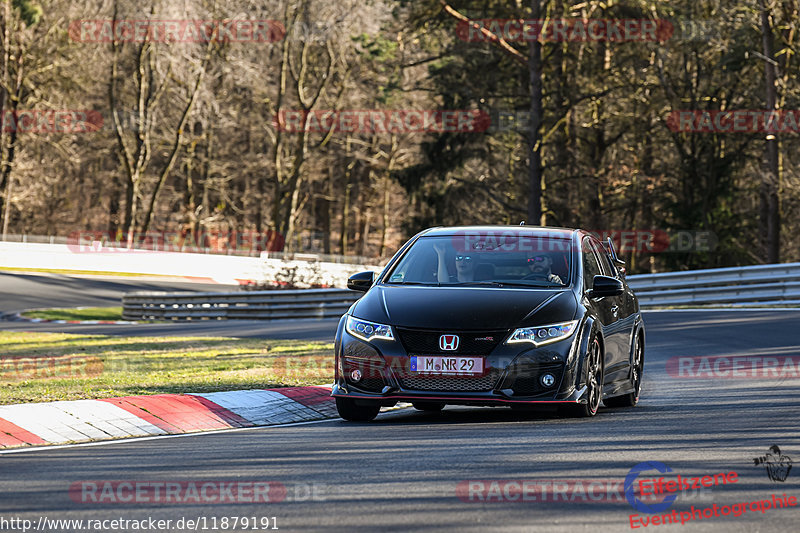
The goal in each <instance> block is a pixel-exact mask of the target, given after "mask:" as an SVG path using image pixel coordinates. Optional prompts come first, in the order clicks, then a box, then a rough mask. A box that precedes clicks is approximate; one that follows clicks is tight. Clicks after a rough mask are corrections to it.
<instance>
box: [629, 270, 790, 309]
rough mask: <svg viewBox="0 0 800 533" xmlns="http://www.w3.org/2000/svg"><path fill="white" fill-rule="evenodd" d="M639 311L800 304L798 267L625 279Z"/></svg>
mask: <svg viewBox="0 0 800 533" xmlns="http://www.w3.org/2000/svg"><path fill="white" fill-rule="evenodd" d="M628 283H629V284H630V286H631V288H632V289H633V290H634V292H635V293H636V296H637V297H638V298H639V303H640V305H641V306H642V307H665V306H679V305H715V304H717V305H726V306H734V307H742V306H752V305H798V304H800V263H784V264H777V265H759V266H752V267H732V268H714V269H708V270H689V271H686V272H667V273H664V274H641V275H637V276H628Z"/></svg>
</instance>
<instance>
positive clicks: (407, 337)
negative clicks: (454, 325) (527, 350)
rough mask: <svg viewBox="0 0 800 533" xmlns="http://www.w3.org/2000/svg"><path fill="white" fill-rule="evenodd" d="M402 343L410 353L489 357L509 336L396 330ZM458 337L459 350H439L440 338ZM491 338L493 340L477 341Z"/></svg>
mask: <svg viewBox="0 0 800 533" xmlns="http://www.w3.org/2000/svg"><path fill="white" fill-rule="evenodd" d="M396 330H397V333H398V336H399V337H400V342H401V343H402V344H403V347H404V348H405V349H406V351H407V352H409V353H430V354H440V353H452V354H459V355H489V354H490V353H491V352H492V350H494V349H495V347H496V346H497V345H498V344H500V342H502V341H503V339H505V338H506V336H507V335H508V331H507V330H501V331H430V330H421V329H408V328H396ZM451 334H452V335H458V337H459V343H458V349H457V350H454V351H447V352H443V351H442V350H441V349H440V348H439V337H441V336H442V335H451ZM487 337H491V338H492V340H477V339H485V338H487Z"/></svg>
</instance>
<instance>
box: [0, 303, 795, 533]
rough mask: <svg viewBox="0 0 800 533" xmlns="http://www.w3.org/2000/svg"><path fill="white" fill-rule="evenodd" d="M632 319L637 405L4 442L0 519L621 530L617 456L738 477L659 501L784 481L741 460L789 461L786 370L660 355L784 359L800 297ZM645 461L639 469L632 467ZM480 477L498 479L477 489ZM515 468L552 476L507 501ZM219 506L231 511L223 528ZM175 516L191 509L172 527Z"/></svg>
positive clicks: (787, 520) (677, 470)
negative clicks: (61, 444)
mask: <svg viewBox="0 0 800 533" xmlns="http://www.w3.org/2000/svg"><path fill="white" fill-rule="evenodd" d="M76 305H79V304H76ZM4 307H7V306H6V305H5V304H4ZM310 322H311V325H309V326H308V331H316V332H317V334H319V335H324V334H330V333H329V332H330V331H332V329H333V327H332V326H331V324H329V323H325V324H323V323H321V322H318V321H310ZM327 322H330V321H327ZM645 323H646V326H647V334H648V338H647V350H646V356H645V380H644V390H643V394H642V399H641V402H640V404H639V405H638V406H637V407H635V408H630V409H605V408H601V411H600V413H599V414H598V416H597V417H595V418H593V419H584V420H570V419H562V418H559V417H557V416H555V415H554V414H548V413H544V414H542V413H539V414H537V413H524V412H522V413H520V412H513V411H511V410H510V409H505V408H454V407H449V408H447V409H445V410H444V411H443V412H442V413H436V414H424V413H420V412H417V411H414V410H410V409H406V410H400V411H392V412H387V413H383V414H381V415H380V416H379V417H378V419H377V420H376V421H375V422H372V423H365V424H353V423H345V422H342V421H338V420H337V421H327V422H320V423H312V424H305V425H294V426H283V427H272V428H262V429H251V430H244V431H231V432H222V433H210V434H202V435H190V436H182V437H177V438H163V439H154V440H138V441H131V442H122V443H112V444H104V445H100V446H81V447H72V448H63V449H39V450H35V451H26V452H23V453H12V454H2V455H0V519H6V520H7V519H9V518H23V519H28V520H31V521H33V523H34V525H35V524H38V522H39V520H40V518H42V517H46V518H47V519H48V520H53V519H82V520H88V519H92V520H95V519H100V520H105V519H109V520H110V519H120V518H121V519H127V520H131V519H137V520H141V519H148V518H153V519H155V520H171V521H172V522H171V524H170V525H169V527H168V528H167V529H168V530H174V531H188V530H192V531H194V530H195V529H197V530H200V531H203V530H204V529H203V524H205V527H206V529H205V530H218V531H220V530H228V531H233V530H238V531H243V530H244V529H245V528H242V527H241V523H240V525H239V528H238V529H234V528H233V527H232V523H233V522H232V521H233V517H249V518H250V519H253V517H255V518H256V519H258V520H261V519H262V517H263V518H267V519H268V520H269V526H270V527H271V526H272V525H273V523H274V521H276V522H277V526H278V528H279V530H283V531H309V530H315V531H323V530H326V531H363V532H373V531H384V530H387V531H414V530H423V529H424V530H427V531H563V532H567V531H570V532H571V531H603V532H605V531H631V525H630V523H629V515H631V514H638V515H639V516H640V517H641V516H647V517H652V516H657V515H650V514H647V513H643V512H640V511H636V510H634V509H633V507H632V506H631V505H630V504H629V503H628V502H627V501H626V499H625V496H624V494H620V492H623V488H622V484H621V482H622V481H623V480H624V478H625V477H626V475H627V474H628V473H629V471H630V470H631V469H632V468H633V467H634V466H635V465H637V464H639V463H642V462H646V461H657V462H661V463H663V464H665V465H666V466H668V467H670V468H671V469H672V473H671V474H667V476H674V475H675V474H680V475H681V476H683V477H686V476H704V475H714V474H719V473H723V472H724V473H727V472H731V471H733V472H736V473H737V474H738V479H737V482H735V483H732V484H728V485H725V486H719V487H714V488H713V489H705V490H703V491H692V492H691V493H689V494H687V495H686V496H681V497H679V499H678V500H677V501H676V502H675V503H674V504H673V506H672V507H671V508H670V509H669V510H668V511H665V512H671V511H672V510H673V509H674V510H676V511H678V512H681V511H689V510H690V508H691V506H695V507H697V508H705V507H712V506H713V505H714V504H717V505H718V506H720V507H721V506H730V505H733V504H738V503H743V502H752V501H754V500H766V499H770V500H771V498H772V495H773V494H775V495H783V494H784V493H786V494H787V496H795V497H798V496H800V466H798V464H795V466H794V468H793V469H791V470H789V473H788V477H786V479H785V480H784V481H773V480H770V478H769V477H768V475H767V469H766V468H765V466H764V465H755V463H754V458H758V457H763V456H765V455H766V453H767V452H768V448H769V447H770V446H772V445H778V446H780V449H781V452H782V453H783V454H784V455H785V456H786V457H785V458H784V459H782V460H783V461H784V463H783V464H784V467H785V466H786V465H788V464H789V463H788V461H791V459H794V461H795V463H798V462H800V421H799V420H798V417H799V415H800V389H798V385H799V384H800V379H797V377H786V375H785V374H781V373H778V375H775V374H774V373H773V374H768V375H767V376H766V377H764V376H763V375H758V376H752V375H749V373H748V372H747V371H745V370H741V369H739V371H738V374H736V375H735V376H734V372H733V371H730V370H729V371H728V373H727V374H725V373H724V372H723V371H719V369H717V370H718V371H715V372H714V373H712V374H709V375H705V376H701V377H700V378H686V377H683V378H681V377H678V374H677V371H676V368H679V367H678V366H673V363H674V362H673V363H670V364H669V365H668V360H669V359H670V358H673V357H687V356H693V357H697V356H709V357H710V356H726V357H731V356H775V357H787V356H793V357H795V358H796V357H797V356H798V355H800V354H798V338H800V336H799V335H798V329H800V328H799V326H800V310H798V311H789V310H784V311H778V310H776V311H701V312H694V311H668V312H650V313H647V314H646V315H645ZM42 326H47V325H46V324H42ZM175 326H176V327H183V325H181V324H175ZM145 327H146V328H149V327H151V326H145ZM214 327H220V328H226V327H230V330H231V331H236V328H237V327H239V326H236V325H234V324H231V323H214ZM176 331H177V330H176ZM184 333H185V331H184ZM264 336H268V334H265V335H264ZM711 365H712V366H711V367H709V368H713V362H712V364H711ZM668 368H670V369H671V371H670V372H668V370H667V369H668ZM694 368H703V367H702V366H696V367H694ZM748 368H749V367H748ZM689 373H690V374H691V372H689ZM742 374H744V375H742ZM793 375H794V376H796V375H797V374H796V373H795V374H793ZM785 470H786V469H785V468H784V470H783V471H784V473H785ZM661 475H662V474H657V473H656V472H655V471H650V472H649V473H647V474H646V475H645V474H642V475H641V476H640V479H642V478H645V477H646V478H647V479H651V478H654V477H658V476H661ZM669 479H674V477H670V478H669ZM82 481H95V482H99V483H100V484H102V482H103V481H114V482H120V481H122V482H124V481H130V482H131V483H132V484H133V483H136V482H151V483H155V482H177V483H182V484H183V485H182V486H184V487H185V486H187V482H195V483H197V486H199V485H200V484H201V483H205V482H215V483H220V482H223V483H225V482H237V481H238V482H250V481H253V482H273V483H275V484H277V485H276V486H277V487H281V489H280V490H278V491H277V492H276V493H275V494H278V497H277V499H279V500H281V501H273V502H268V503H263V502H262V503H257V504H254V503H208V502H206V503H200V502H197V500H189V499H188V498H185V499H184V501H182V502H180V503H175V502H165V501H160V502H141V501H140V502H126V503H121V502H120V501H119V500H117V501H115V502H109V500H105V501H104V502H102V503H101V502H94V501H91V498H90V497H85V496H81V494H82V493H81V492H80V491H73V492H72V494H70V491H69V489H70V487H71V486H72V487H73V488H74V487H76V486H78V487H82V486H85V485H80V484H79V483H80V482H82ZM470 481H472V485H470ZM492 481H497V483H495V484H494V486H495V487H501V490H500V491H499V492H492V490H493V489H491V487H492V486H493V485H492ZM592 481H594V482H599V483H595V485H594V486H596V487H606V488H605V489H602V490H600V489H598V490H597V491H595V490H594V489H593V490H592V493H591V496H592V497H591V498H587V495H586V494H585V493H583V492H580V491H578V490H577V489H576V488H575V487H578V486H580V487H586V486H588V484H589V482H592ZM523 482H525V483H527V484H528V486H538V487H542V486H545V487H547V486H550V487H552V486H553V484H554V483H557V484H559V485H558V486H560V487H561V489H560V490H565V487H567V489H566V492H559V491H558V490H557V491H556V492H555V493H552V492H550V493H549V494H550V497H549V498H546V500H549V501H541V499H542V498H541V492H537V491H533V492H532V493H531V494H533V498H535V499H531V498H527V499H526V501H522V498H521V497H520V493H519V491H515V490H514V487H515V486H523V485H522V483H523ZM76 483H78V484H79V485H74V484H76ZM515 483H518V484H519V485H515ZM548 484H549V485H548ZM115 486H118V484H117V485H115ZM466 487H471V488H474V489H475V490H474V491H472V492H471V491H469V490H467V489H466ZM482 488H483V489H485V490H483V489H482ZM284 489H285V492H283V491H284ZM503 490H505V494H504V493H503ZM545 492H546V491H545ZM126 494H127V493H126ZM270 494H271V495H272V494H273V493H272V492H270ZM482 497H483V498H484V499H485V498H491V499H492V500H493V501H488V502H487V501H481V498H482ZM595 497H596V498H595ZM109 498H111V497H109ZM245 499H246V498H245ZM85 500H88V501H85ZM186 500H189V501H186ZM496 500H500V501H496ZM565 500H567V501H565ZM569 500H571V501H569ZM594 500H597V501H594ZM221 517H228V518H229V522H227V527H226V528H224V527H223V526H222V522H220V520H221ZM272 517H275V518H274V519H272ZM181 518H185V519H189V520H197V519H198V518H201V520H204V522H201V523H200V524H195V525H196V526H198V527H197V528H195V527H194V526H193V527H187V526H186V524H185V522H184V523H183V524H181V525H182V527H176V522H177V521H178V520H179V519H181ZM214 518H216V519H217V522H216V524H217V527H216V528H213V527H212V525H213V524H214V522H213V519H214ZM273 520H274V521H273ZM798 520H800V507H789V508H784V509H770V510H767V511H766V512H761V511H760V510H757V509H756V510H755V511H750V510H748V511H747V512H746V513H744V514H743V515H741V516H738V517H733V516H729V517H719V518H704V519H702V520H699V521H693V522H687V523H686V524H685V525H683V526H681V525H680V524H678V525H668V526H664V525H650V526H649V527H647V528H641V529H646V530H647V531H662V530H663V531H726V532H738V531H741V532H751V531H776V532H778V531H781V532H789V531H797V530H798V526H797V524H798ZM260 524H261V525H263V524H264V522H260ZM637 525H638V524H637ZM250 526H251V527H249V528H246V529H247V530H250V531H252V530H254V529H253V528H252V522H251V523H250ZM109 527H110V526H109ZM0 529H3V527H2V521H1V520H0ZM641 529H638V530H641ZM48 530H49V531H71V530H77V529H76V528H75V527H74V525H73V527H71V528H69V527H66V528H60V529H59V528H55V527H52V526H51V528H50V529H48ZM106 530H107V531H115V530H125V529H123V528H122V527H121V526H118V528H117V529H111V528H109V529H106ZM257 530H262V531H263V530H264V529H260V528H259V529H257ZM270 530H271V529H270Z"/></svg>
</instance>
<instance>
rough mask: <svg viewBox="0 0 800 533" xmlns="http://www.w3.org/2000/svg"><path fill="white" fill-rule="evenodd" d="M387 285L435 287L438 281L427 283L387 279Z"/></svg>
mask: <svg viewBox="0 0 800 533" xmlns="http://www.w3.org/2000/svg"><path fill="white" fill-rule="evenodd" d="M386 284H387V285H427V286H428V287H435V286H436V283H427V282H425V281H387V282H386Z"/></svg>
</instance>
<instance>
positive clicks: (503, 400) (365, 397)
mask: <svg viewBox="0 0 800 533" xmlns="http://www.w3.org/2000/svg"><path fill="white" fill-rule="evenodd" d="M331 396H333V397H334V398H354V399H358V400H434V401H437V402H444V403H447V401H448V400H456V401H470V402H500V403H556V404H558V403H568V404H574V403H580V402H579V401H577V400H512V399H508V398H475V397H467V398H465V397H460V396H406V395H391V396H369V395H366V394H363V395H362V394H331Z"/></svg>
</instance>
